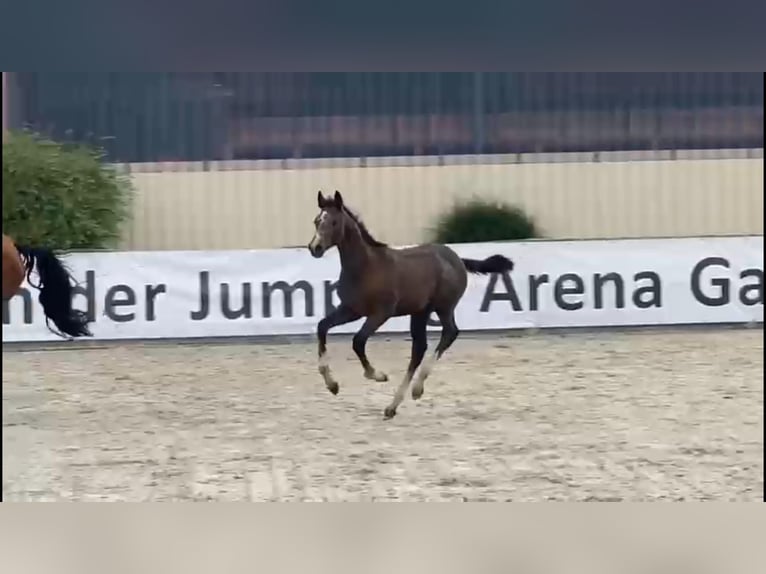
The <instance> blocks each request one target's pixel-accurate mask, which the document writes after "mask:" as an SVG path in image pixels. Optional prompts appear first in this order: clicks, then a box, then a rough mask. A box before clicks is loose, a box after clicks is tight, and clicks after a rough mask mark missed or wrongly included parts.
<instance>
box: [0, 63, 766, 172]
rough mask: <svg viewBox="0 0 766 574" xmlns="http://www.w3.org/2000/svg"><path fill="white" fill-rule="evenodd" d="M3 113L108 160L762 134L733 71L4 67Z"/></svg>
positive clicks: (604, 143)
mask: <svg viewBox="0 0 766 574" xmlns="http://www.w3.org/2000/svg"><path fill="white" fill-rule="evenodd" d="M7 83H8V86H7V88H8V93H9V96H8V97H9V101H8V105H9V109H8V122H9V125H10V126H11V127H15V128H20V127H29V128H32V129H35V130H37V131H41V132H43V133H47V134H49V135H51V136H53V137H54V138H56V139H59V140H62V139H63V140H76V141H89V142H92V143H96V144H98V145H100V146H102V147H104V148H105V150H106V151H107V152H108V157H109V158H110V159H111V160H112V161H115V162H156V161H211V160H233V159H234V160H236V159H286V158H327V157H376V156H378V157H379V156H413V155H415V156H418V155H442V156H444V155H455V154H507V153H528V152H567V151H608V150H662V149H720V148H760V147H763V99H764V97H763V75H762V74H761V73H735V72H717V73H703V72H689V73H686V72H677V73H604V72H593V73H590V72H588V73H585V72H583V73H563V72H552V73H517V72H419V73H405V72H385V73H378V72H324V73H309V72H292V73H249V72H208V73H127V72H112V73H74V72H14V73H12V74H9V77H8V82H7Z"/></svg>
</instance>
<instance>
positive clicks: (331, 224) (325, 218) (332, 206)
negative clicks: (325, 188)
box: [309, 191, 346, 257]
mask: <svg viewBox="0 0 766 574" xmlns="http://www.w3.org/2000/svg"><path fill="white" fill-rule="evenodd" d="M317 203H318V205H319V214H318V215H317V216H316V217H315V218H314V227H315V229H316V231H315V232H314V238H313V239H312V240H311V243H309V251H310V252H311V254H312V255H313V256H314V257H322V255H324V254H325V252H327V251H328V250H329V249H330V248H331V247H333V246H335V245H338V243H340V242H341V240H342V239H343V234H344V233H345V225H346V213H345V210H344V209H343V197H342V196H341V194H340V192H338V191H336V192H335V195H334V196H333V197H324V196H323V195H322V192H321V191H320V192H318V194H317Z"/></svg>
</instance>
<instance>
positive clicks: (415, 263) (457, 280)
mask: <svg viewBox="0 0 766 574" xmlns="http://www.w3.org/2000/svg"><path fill="white" fill-rule="evenodd" d="M396 254H397V255H396V258H397V259H398V261H399V271H400V273H399V277H400V285H399V287H400V290H402V289H405V288H406V287H410V288H411V289H413V290H414V291H415V292H421V293H422V290H425V291H426V292H427V293H422V295H424V296H425V297H426V298H427V299H428V300H429V301H430V303H429V304H430V305H432V306H436V307H448V306H450V305H453V304H456V303H457V301H458V299H459V298H460V297H461V296H462V295H463V292H464V291H465V289H466V285H467V283H468V277H467V275H468V274H467V273H466V270H465V266H464V265H463V262H462V260H461V259H460V256H459V255H458V254H457V253H455V251H453V250H452V249H451V248H449V247H448V246H446V245H442V244H439V243H427V244H422V245H416V246H413V247H406V248H404V249H397V250H396Z"/></svg>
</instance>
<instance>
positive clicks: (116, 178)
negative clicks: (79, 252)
mask: <svg viewBox="0 0 766 574" xmlns="http://www.w3.org/2000/svg"><path fill="white" fill-rule="evenodd" d="M102 158H103V155H102V153H101V151H100V150H96V149H93V148H89V147H86V146H82V145H68V144H60V143H57V142H54V141H51V140H49V139H46V138H44V137H41V136H39V135H36V134H32V133H29V132H13V133H11V134H9V136H8V140H7V141H6V142H5V143H4V144H3V232H4V233H6V234H8V235H10V236H11V237H13V238H14V240H16V241H17V242H18V243H24V244H28V245H39V246H46V247H52V248H56V249H103V248H109V247H113V246H114V245H115V244H116V242H117V241H118V239H119V237H120V231H121V227H122V224H123V223H124V222H125V219H126V218H127V216H128V213H129V204H130V203H129V202H130V198H131V196H132V186H131V183H130V179H129V178H128V176H125V175H120V174H118V173H117V172H116V171H115V169H114V168H112V167H111V166H109V165H106V164H104V163H103V162H102Z"/></svg>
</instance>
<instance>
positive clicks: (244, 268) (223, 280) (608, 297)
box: [3, 236, 763, 342]
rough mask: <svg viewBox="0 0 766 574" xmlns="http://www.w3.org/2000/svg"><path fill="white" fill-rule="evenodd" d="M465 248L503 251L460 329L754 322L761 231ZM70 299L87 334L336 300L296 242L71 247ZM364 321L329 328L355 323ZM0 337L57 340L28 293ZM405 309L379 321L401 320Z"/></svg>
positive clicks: (182, 325) (250, 322)
mask: <svg viewBox="0 0 766 574" xmlns="http://www.w3.org/2000/svg"><path fill="white" fill-rule="evenodd" d="M454 248H455V250H456V251H457V252H458V253H459V254H460V255H461V256H462V257H468V258H472V259H484V258H485V257H487V256H489V255H492V254H495V253H502V254H504V255H506V256H508V257H510V258H511V259H513V261H514V263H515V264H516V268H515V269H514V271H512V272H511V273H510V274H507V275H494V276H475V275H472V276H470V278H469V286H468V290H467V292H466V293H465V295H464V297H463V299H462V301H461V303H460V305H459V306H458V310H457V323H458V326H459V327H460V328H461V329H463V330H476V329H515V328H529V327H539V328H546V327H586V326H587V327H600V326H621V325H670V324H688V323H748V322H762V321H763V237H762V236H758V237H726V238H683V239H639V240H621V241H614V240H608V241H555V242H554V241H539V242H524V243H479V244H463V245H456V246H454ZM66 262H67V264H68V265H69V267H70V268H71V269H72V271H73V273H74V276H75V277H76V278H77V280H78V281H80V282H81V285H80V287H78V292H77V294H76V295H75V305H76V306H77V307H78V308H80V309H82V310H86V311H87V312H88V313H89V314H90V315H91V317H92V318H93V319H94V320H95V324H94V325H93V326H92V330H93V333H94V335H95V338H96V339H135V338H164V337H172V338H176V337H230V336H248V335H286V334H306V333H313V332H314V331H315V329H316V324H317V322H318V321H319V320H320V319H321V318H322V317H323V316H324V315H325V313H326V312H327V311H328V308H329V307H330V306H332V305H337V304H338V298H337V295H336V294H335V292H334V288H333V283H334V282H335V281H336V280H337V278H338V274H339V272H340V264H339V261H338V256H337V251H336V250H333V251H332V252H331V253H330V254H328V255H326V256H325V257H324V258H323V259H314V258H313V257H311V255H310V254H309V253H308V251H307V250H306V249H305V248H303V249H277V250H259V251H185V252H177V251H173V252H170V251H164V252H124V253H90V254H86V253H83V254H72V255H70V256H68V257H67V258H66ZM360 325H361V320H360V321H357V322H356V323H351V324H348V325H344V326H342V327H338V328H336V329H334V330H333V331H332V332H353V331H355V330H356V329H358V328H359V326H360ZM3 326H4V328H3V341H9V342H10V341H43V340H57V339H58V337H56V336H55V335H53V334H51V333H50V332H49V331H48V330H47V328H46V327H45V320H44V316H43V314H42V309H41V308H40V306H39V304H38V302H37V291H36V290H35V289H32V288H30V287H29V286H28V285H26V284H25V285H24V290H23V291H22V293H21V294H19V295H17V296H15V297H14V298H13V299H12V300H11V301H10V302H8V303H6V304H5V306H4V309H3ZM408 330H409V319H408V318H406V317H404V318H395V319H391V320H389V321H388V322H387V323H386V324H385V325H384V326H383V327H382V329H381V331H383V332H386V331H388V332H391V331H408Z"/></svg>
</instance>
